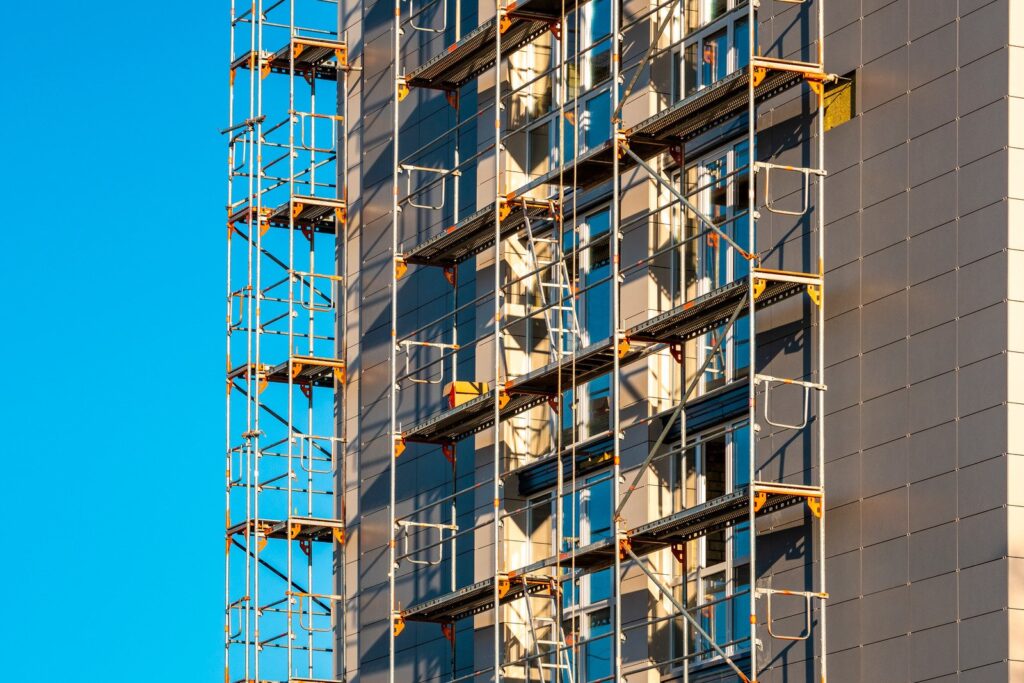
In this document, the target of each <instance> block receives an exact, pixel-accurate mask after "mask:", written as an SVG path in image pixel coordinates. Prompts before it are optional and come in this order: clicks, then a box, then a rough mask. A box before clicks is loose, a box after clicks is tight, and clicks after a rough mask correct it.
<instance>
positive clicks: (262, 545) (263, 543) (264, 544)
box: [256, 536, 267, 550]
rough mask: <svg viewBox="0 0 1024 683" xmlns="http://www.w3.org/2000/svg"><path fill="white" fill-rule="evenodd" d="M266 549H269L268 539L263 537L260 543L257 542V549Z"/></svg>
mask: <svg viewBox="0 0 1024 683" xmlns="http://www.w3.org/2000/svg"><path fill="white" fill-rule="evenodd" d="M266 547H267V537H266V536H263V537H262V538H260V539H259V540H258V541H256V549H257V550H263V549H264V548H266Z"/></svg>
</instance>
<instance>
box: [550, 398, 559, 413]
mask: <svg viewBox="0 0 1024 683" xmlns="http://www.w3.org/2000/svg"><path fill="white" fill-rule="evenodd" d="M548 406H549V407H550V408H551V410H553V411H555V415H558V397H557V396H552V397H551V398H549V399H548Z"/></svg>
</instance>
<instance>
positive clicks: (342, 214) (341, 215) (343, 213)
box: [334, 206, 348, 223]
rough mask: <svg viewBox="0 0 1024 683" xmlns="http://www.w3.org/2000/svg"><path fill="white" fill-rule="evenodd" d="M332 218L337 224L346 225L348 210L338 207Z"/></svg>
mask: <svg viewBox="0 0 1024 683" xmlns="http://www.w3.org/2000/svg"><path fill="white" fill-rule="evenodd" d="M334 217H335V218H336V219H337V220H338V222H339V223H347V222H348V209H347V208H346V207H344V206H339V207H338V208H336V209H335V210H334Z"/></svg>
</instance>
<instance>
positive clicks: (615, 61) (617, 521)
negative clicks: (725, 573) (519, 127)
mask: <svg viewBox="0 0 1024 683" xmlns="http://www.w3.org/2000/svg"><path fill="white" fill-rule="evenodd" d="M621 15H622V0H612V17H611V32H612V83H611V92H610V93H609V95H610V97H611V103H610V104H611V110H612V111H619V107H618V105H619V79H620V78H621V73H620V69H621V62H622V55H621V44H620V41H619V31H620V26H621V22H622V16H621ZM611 124H612V216H611V236H610V237H611V245H610V251H611V254H610V256H611V261H612V264H611V266H612V267H611V270H612V273H611V275H612V281H611V299H612V300H611V308H612V311H611V323H612V348H613V349H614V351H615V352H614V353H613V354H612V359H613V360H612V376H611V381H610V382H609V383H610V384H611V399H612V406H613V407H612V425H611V426H612V444H613V445H612V496H611V512H612V515H613V517H614V519H612V520H611V522H612V525H613V526H612V528H613V529H614V530H615V540H616V545H617V546H618V545H619V543H620V542H621V541H622V540H623V537H622V533H623V529H622V518H621V515H618V514H616V509H617V508H618V505H619V495H620V493H621V491H620V489H621V481H620V480H621V477H622V466H621V463H620V456H621V452H622V443H621V436H622V435H621V430H622V425H621V402H622V391H621V389H620V388H619V373H620V370H621V368H620V362H619V353H618V349H619V343H620V341H621V340H622V329H621V324H620V323H621V320H620V318H621V317H622V316H621V310H620V308H621V291H620V287H621V284H622V283H621V282H620V277H621V275H620V265H621V263H620V262H621V254H620V247H621V241H622V240H621V238H622V234H621V230H622V225H621V223H622V221H621V215H620V213H621V211H622V206H621V197H620V195H621V193H622V178H621V177H620V175H619V173H620V171H621V169H620V166H619V157H620V156H621V152H622V151H623V150H622V149H621V148H620V142H621V140H620V133H621V131H622V115H621V113H620V114H619V115H618V116H617V117H616V120H613V121H612V122H611ZM612 575H613V577H612V599H613V600H614V602H615V607H614V612H615V614H614V620H615V621H614V622H613V627H612V680H614V681H615V683H619V681H620V680H622V553H621V552H619V548H618V547H617V548H616V552H615V555H614V560H613V567H612Z"/></svg>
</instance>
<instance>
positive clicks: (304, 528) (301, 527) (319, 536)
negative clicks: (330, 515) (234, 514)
mask: <svg viewBox="0 0 1024 683" xmlns="http://www.w3.org/2000/svg"><path fill="white" fill-rule="evenodd" d="M247 530H248V532H249V533H251V534H256V535H259V536H263V537H266V538H276V539H285V540H293V541H313V542H321V543H328V542H330V541H332V540H333V541H337V542H338V543H342V542H344V538H345V523H344V522H342V521H341V520H334V519H320V518H315V517H291V518H289V519H287V520H269V519H259V520H250V521H248V522H241V523H239V524H236V525H234V526H233V527H231V528H230V529H228V535H229V536H234V535H236V534H243V535H244V534H245V533H246V531H247Z"/></svg>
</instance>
